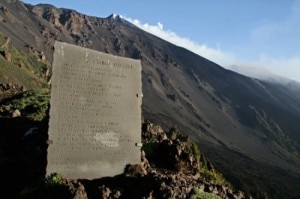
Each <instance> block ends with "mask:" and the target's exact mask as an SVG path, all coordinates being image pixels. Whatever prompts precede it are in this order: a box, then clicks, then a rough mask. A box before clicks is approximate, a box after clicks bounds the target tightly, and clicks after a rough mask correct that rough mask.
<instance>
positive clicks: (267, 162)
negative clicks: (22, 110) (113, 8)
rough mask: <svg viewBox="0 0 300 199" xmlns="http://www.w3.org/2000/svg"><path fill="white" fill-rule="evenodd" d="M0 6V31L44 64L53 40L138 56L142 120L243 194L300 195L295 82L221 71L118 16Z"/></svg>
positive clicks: (12, 3) (18, 4) (299, 119)
mask: <svg viewBox="0 0 300 199" xmlns="http://www.w3.org/2000/svg"><path fill="white" fill-rule="evenodd" d="M0 8H1V9H0V19H1V21H2V22H1V24H0V31H1V32H2V33H4V34H5V35H7V36H8V37H10V38H11V41H12V43H13V45H15V46H16V47H17V48H19V49H20V50H22V51H24V52H28V51H29V48H28V47H29V46H30V47H31V49H35V50H36V51H37V52H43V54H44V55H45V56H46V57H47V59H48V60H49V61H50V62H51V60H52V53H53V49H52V46H53V44H54V41H55V40H60V41H64V42H68V43H73V44H77V45H81V46H84V47H87V48H92V49H96V50H99V51H102V52H107V53H111V54H114V55H120V56H125V57H131V58H135V59H141V61H142V67H143V71H142V73H143V77H142V80H143V93H144V99H143V115H144V118H146V119H149V120H151V121H154V122H156V123H159V124H161V125H163V126H164V127H165V128H169V127H170V126H173V125H174V124H176V125H177V126H178V127H180V128H181V129H183V130H184V131H185V133H186V134H188V135H190V136H191V137H192V138H193V139H194V140H195V141H197V142H198V144H199V146H200V148H201V149H202V150H203V151H204V152H205V153H206V154H207V155H208V156H209V158H210V159H211V161H212V162H213V163H214V165H216V166H217V167H218V169H219V170H220V171H224V174H225V177H227V178H229V179H231V180H232V181H234V182H235V183H236V184H238V185H239V186H241V187H242V188H243V189H244V190H246V191H248V192H254V193H255V192H263V191H267V192H269V193H271V194H273V195H272V198H276V197H279V196H280V197H281V198H282V196H285V194H286V193H289V194H291V195H290V197H294V198H296V196H298V195H299V194H300V193H299V191H297V190H300V185H299V182H300V158H299V145H300V133H299V132H300V126H299V122H300V99H299V95H297V94H298V93H300V89H298V88H297V87H296V88H292V87H287V86H283V85H280V84H274V83H267V82H263V81H259V80H256V79H252V78H248V77H245V76H242V75H239V74H237V73H234V72H232V71H229V70H226V69H224V68H222V67H220V66H218V65H217V64H215V63H213V62H211V61H209V60H207V59H205V58H203V57H200V56H198V55H196V54H194V53H192V52H190V51H188V50H186V49H184V48H180V47H177V46H175V45H173V44H170V43H168V42H166V41H164V40H162V39H160V38H157V37H155V36H153V35H151V34H149V33H146V32H144V31H142V30H140V29H138V28H137V27H135V26H133V25H132V24H130V23H128V22H127V21H125V20H123V19H122V18H120V17H108V18H106V19H102V18H96V17H90V16H86V15H84V14H80V13H77V12H76V11H73V10H67V9H57V8H55V7H53V6H50V5H37V6H31V5H26V4H23V3H21V2H19V1H17V0H14V1H12V0H10V1H7V0H4V1H2V2H1V3H0ZM19 84H20V82H19ZM21 84H22V82H21ZM249 179H251V180H249ZM273 189H276V192H275V191H274V190H273Z"/></svg>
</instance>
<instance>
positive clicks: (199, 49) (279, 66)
mask: <svg viewBox="0 0 300 199" xmlns="http://www.w3.org/2000/svg"><path fill="white" fill-rule="evenodd" d="M122 18H124V19H126V20H127V21H129V22H131V23H133V24H134V25H136V26H137V27H139V28H141V29H142V30H144V31H146V32H149V33H151V34H153V35H156V36H158V37H160V38H162V39H164V40H166V41H169V42H171V43H173V44H175V45H177V46H181V47H184V48H186V49H188V50H190V51H192V52H194V53H196V54H198V55H200V56H203V57H205V58H207V59H209V60H211V61H214V62H216V63H217V64H219V65H221V66H223V67H226V68H230V69H233V68H232V67H231V66H233V65H239V66H241V67H242V68H243V67H245V68H244V69H245V70H243V71H249V69H247V68H249V67H250V68H252V69H250V70H252V71H253V70H258V69H261V71H256V73H255V74H256V77H258V76H259V77H267V76H269V75H267V74H265V73H266V72H267V71H272V72H273V73H275V74H279V75H282V76H285V77H288V78H291V79H294V80H297V81H299V82H300V56H298V57H291V58H282V59H275V58H272V57H268V56H261V57H260V58H259V59H258V60H252V61H244V60H240V59H238V58H237V57H236V55H235V54H234V53H231V52H226V51H223V50H222V49H221V48H220V45H217V48H211V47H208V46H207V45H206V44H198V43H196V42H194V41H192V40H190V39H189V38H186V37H181V36H179V35H177V34H176V33H175V32H173V31H171V30H165V29H164V26H163V24H162V23H160V22H158V23H157V24H156V25H150V24H148V23H144V24H143V23H141V22H140V21H139V20H137V19H131V18H127V17H122ZM274 31H281V27H280V26H279V25H278V24H268V25H265V26H263V27H261V28H258V29H257V30H256V33H255V34H257V36H260V37H268V36H270V34H271V33H272V32H274ZM241 67H239V69H240V68H241ZM238 72H241V70H238ZM259 73H261V75H257V74H259ZM273 73H272V74H273ZM245 75H249V74H245ZM270 75H271V74H270Z"/></svg>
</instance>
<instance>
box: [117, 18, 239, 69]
mask: <svg viewBox="0 0 300 199" xmlns="http://www.w3.org/2000/svg"><path fill="white" fill-rule="evenodd" d="M123 18H124V19H126V20H127V21H129V22H130V23H132V24H134V25H136V26H137V27H139V28H141V29H142V30H144V31H146V32H149V33H151V34H153V35H155V36H158V37H160V38H162V39H164V40H166V41H168V42H170V43H173V44H175V45H177V46H180V47H183V48H186V49H188V50H190V51H192V52H194V53H196V54H198V55H200V56H203V57H205V58H207V59H209V60H212V61H214V62H216V63H217V64H219V65H222V66H227V65H230V64H232V62H233V60H235V57H234V55H233V54H231V53H228V52H224V51H222V50H221V49H220V47H219V46H218V48H217V49H215V48H210V47H208V46H207V45H206V44H198V43H196V42H194V41H192V40H190V39H189V38H186V37H181V36H179V35H177V34H176V33H175V32H173V31H171V30H164V26H163V24H162V23H160V22H158V23H157V24H156V25H150V24H148V23H144V24H143V23H141V22H140V21H139V20H137V19H131V18H128V17H123Z"/></svg>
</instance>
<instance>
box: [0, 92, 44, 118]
mask: <svg viewBox="0 0 300 199" xmlns="http://www.w3.org/2000/svg"><path fill="white" fill-rule="evenodd" d="M49 101H50V91H49V89H46V88H44V89H40V90H31V91H27V92H24V93H21V94H19V95H16V96H13V97H12V98H10V99H4V100H2V101H1V102H0V109H2V110H6V111H7V112H12V111H14V110H16V109H18V110H20V111H21V114H22V116H23V117H26V118H28V119H30V120H33V121H41V120H43V119H44V118H45V117H46V115H47V111H48V108H49ZM1 104H2V105H1Z"/></svg>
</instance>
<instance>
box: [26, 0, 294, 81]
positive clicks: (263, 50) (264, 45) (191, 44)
mask: <svg viewBox="0 0 300 199" xmlns="http://www.w3.org/2000/svg"><path fill="white" fill-rule="evenodd" d="M23 1H24V2H25V3H30V4H33V5H35V4H39V3H47V4H52V5H54V6H56V7H58V8H69V9H74V10H77V11H78V12H81V13H84V14H87V15H91V16H97V17H108V16H109V15H110V14H113V13H114V14H118V15H121V16H122V17H123V18H125V19H126V20H128V21H130V22H131V23H134V24H135V25H137V26H138V27H140V28H141V29H143V30H146V31H148V32H150V33H152V34H154V35H157V36H159V37H161V38H163V39H165V40H168V41H170V42H171V43H174V44H176V45H178V46H182V47H185V48H187V49H189V50H191V51H193V52H195V53H197V54H199V55H201V56H203V57H205V58H208V59H210V60H212V61H214V62H216V63H218V64H219V65H221V66H223V67H225V68H230V69H235V70H239V71H244V73H247V71H248V72H249V71H256V73H260V72H259V71H261V73H264V75H268V74H267V73H270V74H278V75H281V76H284V77H288V78H290V79H293V80H296V81H298V82H300V0H263V1H262V0H251V1H242V0H226V1H225V0H188V1H174V0H164V1H150V0H144V1H141V0H128V1H121V0H114V1H109V3H108V1H103V0H86V1H71V0H23ZM233 66H234V67H233ZM268 71H269V72H268ZM250 73H251V72H250Z"/></svg>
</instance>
